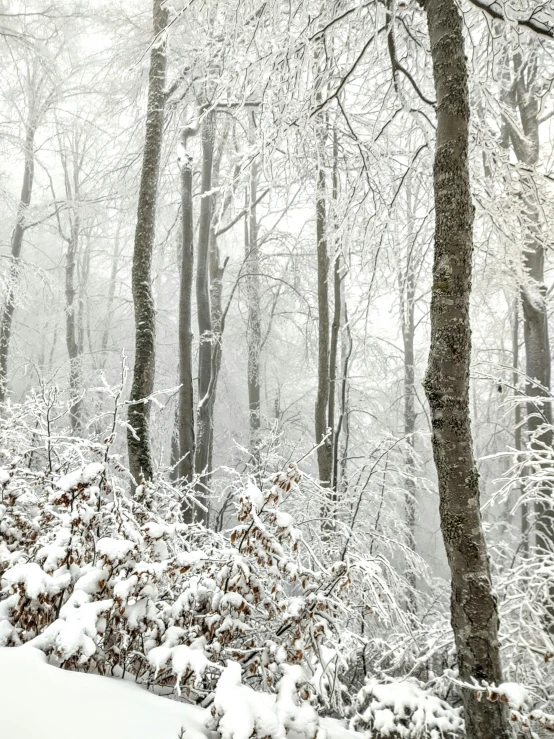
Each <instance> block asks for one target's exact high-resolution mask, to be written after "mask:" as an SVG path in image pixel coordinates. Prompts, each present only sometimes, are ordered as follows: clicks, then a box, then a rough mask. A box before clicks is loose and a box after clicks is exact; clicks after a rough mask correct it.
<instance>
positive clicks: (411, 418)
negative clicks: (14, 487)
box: [402, 260, 417, 610]
mask: <svg viewBox="0 0 554 739" xmlns="http://www.w3.org/2000/svg"><path fill="white" fill-rule="evenodd" d="M407 268H408V274H407V276H406V294H405V301H404V303H405V304H404V306H403V320H402V339H403V344H404V436H405V437H406V445H407V446H406V461H405V464H406V473H407V474H406V495H405V501H404V508H405V512H406V534H407V542H406V543H407V545H408V548H409V549H410V550H411V551H412V552H415V551H416V539H415V525H416V486H415V479H414V476H415V459H414V452H415V437H414V434H415V430H416V413H415V357H414V338H415V322H414V310H415V277H414V271H413V268H412V265H411V264H410V260H408V267H407ZM406 578H407V580H408V585H409V586H410V589H411V593H410V596H409V604H410V608H411V609H412V610H415V602H414V593H415V588H416V584H417V577H416V572H415V570H414V568H413V565H410V566H409V567H408V568H407V570H406Z"/></svg>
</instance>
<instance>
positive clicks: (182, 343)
mask: <svg viewBox="0 0 554 739" xmlns="http://www.w3.org/2000/svg"><path fill="white" fill-rule="evenodd" d="M189 135H190V129H186V128H185V129H184V130H183V132H182V135H181V139H182V144H183V150H184V154H183V156H184V159H183V161H182V162H181V230H182V239H181V286H180V293H179V384H180V388H179V412H178V414H177V416H178V441H179V443H178V449H179V453H178V459H179V462H178V464H177V479H178V480H182V481H183V482H187V483H189V482H191V481H192V477H193V472H194V383H193V376H192V283H193V275H194V245H193V238H194V236H193V234H194V221H193V209H192V158H191V156H190V155H189V154H188V153H187V151H186V149H187V139H188V136H189Z"/></svg>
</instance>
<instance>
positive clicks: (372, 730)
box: [350, 678, 464, 739]
mask: <svg viewBox="0 0 554 739" xmlns="http://www.w3.org/2000/svg"><path fill="white" fill-rule="evenodd" d="M354 709H355V713H354V716H353V717H352V719H351V721H350V728H351V729H354V730H356V731H363V732H364V733H365V735H366V737H368V739H380V738H381V737H391V738H394V739H396V738H397V737H398V738H399V739H416V737H417V738H419V737H425V738H426V739H427V738H428V739H440V738H441V737H452V736H463V725H464V722H463V720H462V718H461V716H460V711H461V709H456V708H452V706H450V705H449V704H448V703H445V701H442V700H440V698H437V696H435V695H432V694H431V693H430V692H429V691H428V690H425V689H423V688H422V687H421V686H420V685H419V684H418V682H416V681H415V680H413V679H406V680H402V681H400V680H395V681H391V682H388V683H380V682H378V681H377V680H375V679H373V678H372V679H370V680H369V681H368V682H367V684H366V685H365V686H364V687H363V688H362V689H361V690H360V692H359V693H358V696H357V699H356V702H355V705H354Z"/></svg>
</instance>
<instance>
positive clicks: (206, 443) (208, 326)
mask: <svg viewBox="0 0 554 739" xmlns="http://www.w3.org/2000/svg"><path fill="white" fill-rule="evenodd" d="M214 125H215V121H214V113H213V112H211V111H210V112H207V113H206V114H205V117H204V120H203V121H202V124H201V134H202V185H201V190H202V199H201V202H200V224H199V231H198V260H197V266H196V306H197V313H198V335H199V343H200V346H199V350H198V409H197V424H196V429H197V438H196V457H195V472H196V475H197V484H196V492H197V496H198V499H199V501H200V502H201V503H203V502H204V500H205V493H206V490H207V486H208V482H209V478H210V473H211V470H210V469H209V459H210V448H211V435H212V404H211V402H210V397H209V390H210V381H211V376H212V340H213V336H212V315H211V305H210V279H209V278H210V275H209V261H208V260H209V249H210V230H211V220H212V196H211V194H208V193H211V189H212V166H213V155H214ZM195 518H196V520H199V521H206V520H207V515H206V512H205V511H204V510H203V509H202V508H200V506H198V507H197V509H196V511H195Z"/></svg>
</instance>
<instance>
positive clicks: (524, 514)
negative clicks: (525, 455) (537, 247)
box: [512, 296, 529, 552]
mask: <svg viewBox="0 0 554 739" xmlns="http://www.w3.org/2000/svg"><path fill="white" fill-rule="evenodd" d="M519 301H520V298H519V296H518V297H516V299H515V300H514V313H513V327H512V357H513V373H512V385H513V386H514V392H515V395H516V398H517V396H518V395H519V392H518V387H519V371H520V368H519ZM521 420H522V419H521V405H520V403H518V402H517V400H516V404H515V407H514V446H515V448H516V451H517V452H521V450H522V449H523V443H522V442H523V440H522V433H521V432H522V428H521ZM519 458H520V457H519V454H518V461H519ZM518 495H519V497H521V496H522V495H523V486H522V485H520V487H519V491H518ZM521 536H522V540H523V550H524V551H525V552H528V551H529V510H528V506H527V503H522V504H521Z"/></svg>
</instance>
